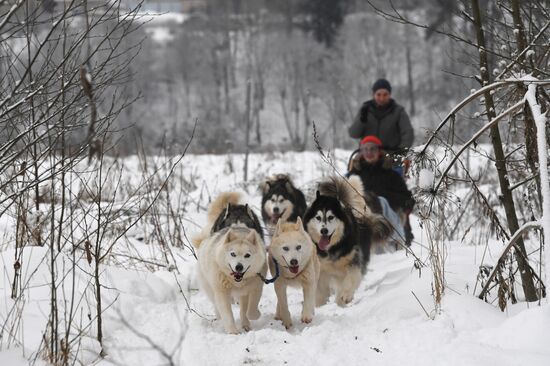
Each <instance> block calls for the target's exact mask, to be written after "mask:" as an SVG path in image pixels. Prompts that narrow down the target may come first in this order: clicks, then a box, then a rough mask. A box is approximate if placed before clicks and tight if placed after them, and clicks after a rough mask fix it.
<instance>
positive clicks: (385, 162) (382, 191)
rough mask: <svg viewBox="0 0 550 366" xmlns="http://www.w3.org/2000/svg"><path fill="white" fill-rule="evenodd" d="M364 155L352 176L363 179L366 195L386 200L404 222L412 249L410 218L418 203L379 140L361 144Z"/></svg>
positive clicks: (369, 139) (357, 160) (368, 138)
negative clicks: (395, 169) (374, 195)
mask: <svg viewBox="0 0 550 366" xmlns="http://www.w3.org/2000/svg"><path fill="white" fill-rule="evenodd" d="M359 151H360V155H359V156H358V157H356V158H355V159H354V160H353V161H352V164H351V169H350V171H349V173H348V175H352V174H356V175H358V176H359V177H361V181H362V182H363V187H364V188H365V191H371V192H373V193H375V194H376V195H377V196H382V197H384V198H385V199H386V200H387V201H388V203H389V205H390V207H391V208H392V210H393V211H395V212H396V213H397V214H398V215H399V216H400V218H401V220H402V223H403V226H404V229H405V242H406V244H407V245H410V243H411V241H412V239H413V235H412V230H411V226H410V223H409V220H408V216H409V214H410V213H411V211H412V209H413V207H414V204H415V201H414V198H413V196H412V193H411V191H409V189H408V188H407V184H406V183H405V181H404V180H403V178H402V177H401V176H400V175H399V173H397V172H395V171H394V170H393V169H392V167H391V165H392V164H391V160H389V159H387V158H385V153H384V151H383V150H382V141H381V140H380V139H379V138H377V137H376V136H366V137H365V138H363V139H362V140H361V144H360V148H359Z"/></svg>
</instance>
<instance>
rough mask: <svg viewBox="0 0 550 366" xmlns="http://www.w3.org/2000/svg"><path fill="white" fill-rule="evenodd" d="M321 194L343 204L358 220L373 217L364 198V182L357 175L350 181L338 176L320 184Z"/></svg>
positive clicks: (350, 178) (351, 177)
mask: <svg viewBox="0 0 550 366" xmlns="http://www.w3.org/2000/svg"><path fill="white" fill-rule="evenodd" d="M319 192H320V193H321V194H322V195H323V196H330V197H334V198H336V199H337V200H338V201H340V202H342V204H343V205H344V206H346V207H347V208H348V209H349V210H351V211H352V213H353V216H355V217H356V218H357V219H361V218H362V217H363V216H368V215H372V211H371V209H370V208H369V206H367V203H366V202H365V199H364V197H363V196H364V195H365V191H364V189H363V182H361V178H360V177H359V176H357V175H352V176H350V177H349V178H348V179H345V178H343V177H338V176H332V177H329V178H328V180H326V181H324V182H321V183H320V184H319Z"/></svg>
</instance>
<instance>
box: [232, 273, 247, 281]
mask: <svg viewBox="0 0 550 366" xmlns="http://www.w3.org/2000/svg"><path fill="white" fill-rule="evenodd" d="M231 274H232V275H233V277H234V278H235V281H237V282H241V280H242V279H243V275H244V274H243V273H239V272H233V273H231Z"/></svg>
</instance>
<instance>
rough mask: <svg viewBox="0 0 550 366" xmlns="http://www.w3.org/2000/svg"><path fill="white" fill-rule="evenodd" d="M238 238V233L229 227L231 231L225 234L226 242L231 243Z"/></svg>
mask: <svg viewBox="0 0 550 366" xmlns="http://www.w3.org/2000/svg"><path fill="white" fill-rule="evenodd" d="M237 238H238V235H236V234H235V232H234V231H233V230H231V229H229V231H228V232H227V234H226V235H225V242H226V243H229V242H232V241H233V240H235V239H237Z"/></svg>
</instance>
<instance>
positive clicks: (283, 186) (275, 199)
mask: <svg viewBox="0 0 550 366" xmlns="http://www.w3.org/2000/svg"><path fill="white" fill-rule="evenodd" d="M260 188H261V190H262V218H263V220H264V223H265V225H266V227H267V229H268V230H269V231H270V232H272V231H273V230H274V229H275V226H276V225H277V222H278V221H279V220H282V221H283V222H296V219H297V218H298V217H300V218H303V216H304V213H305V212H306V208H307V204H306V198H305V196H304V194H303V193H302V191H300V190H299V189H298V188H296V187H295V186H294V184H293V183H292V180H291V179H290V177H289V176H288V175H286V174H277V175H274V176H272V177H270V178H268V179H266V181H265V182H263V183H262V184H261V185H260Z"/></svg>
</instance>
